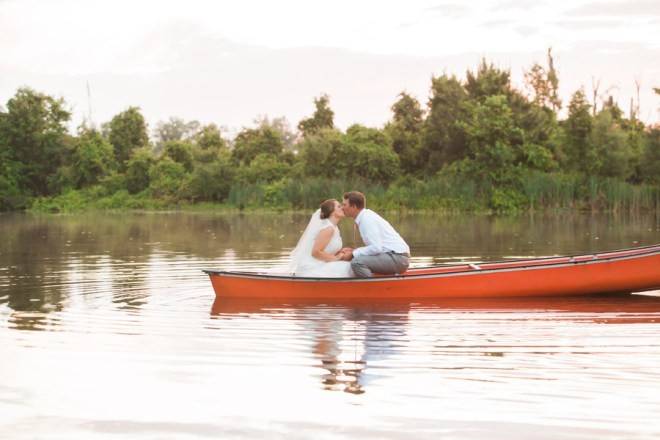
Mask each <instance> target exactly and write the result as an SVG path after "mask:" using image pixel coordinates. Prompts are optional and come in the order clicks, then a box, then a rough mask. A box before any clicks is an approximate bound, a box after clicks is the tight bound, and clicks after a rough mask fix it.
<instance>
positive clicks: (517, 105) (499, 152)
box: [0, 50, 660, 211]
mask: <svg viewBox="0 0 660 440" xmlns="http://www.w3.org/2000/svg"><path fill="white" fill-rule="evenodd" d="M525 84H526V90H520V89H517V88H516V87H514V85H513V84H512V82H511V77H510V72H509V71H508V70H505V69H501V68H499V67H497V66H495V65H493V64H492V63H488V62H487V61H486V60H482V62H481V63H480V64H479V65H478V66H477V68H476V69H474V70H468V71H467V72H466V75H465V79H464V80H462V79H459V78H457V77H456V76H454V75H449V74H443V75H440V76H436V77H433V78H432V79H431V86H430V93H429V97H428V100H427V102H426V103H425V104H424V105H423V104H422V103H420V102H419V101H418V100H417V99H416V98H414V97H413V96H411V95H410V94H408V93H406V92H402V93H401V94H400V95H399V96H398V97H397V100H396V101H395V102H394V104H393V105H392V107H391V110H392V117H391V119H390V120H389V121H388V122H387V123H386V124H385V125H384V126H383V127H380V128H373V127H365V126H363V125H359V124H354V125H352V126H350V127H349V128H348V129H346V130H345V131H342V130H340V129H338V128H337V127H336V126H335V125H334V112H333V110H332V108H331V106H330V98H329V97H328V96H327V95H321V96H319V97H317V98H316V99H314V105H315V111H314V113H313V114H312V115H311V116H309V117H308V118H305V119H303V120H301V121H299V123H298V124H297V127H296V129H292V128H291V127H290V126H289V124H288V123H287V121H286V119H284V118H278V119H272V120H271V119H268V118H261V119H260V120H258V121H257V122H256V124H255V125H254V126H253V127H249V128H244V129H243V130H241V131H240V132H239V133H238V134H237V135H236V136H235V138H234V139H231V140H229V139H227V138H226V137H224V136H223V133H222V131H221V130H220V128H219V127H218V126H217V125H215V124H207V125H202V124H200V123H198V122H196V121H184V120H182V119H179V118H170V120H168V121H162V122H159V123H158V124H157V125H156V127H155V130H153V132H152V136H149V131H148V127H147V123H146V122H145V119H144V116H143V115H142V113H141V111H140V109H139V108H138V107H130V108H128V109H126V110H124V111H122V112H121V113H119V114H117V115H116V116H114V117H113V118H112V119H111V120H110V121H109V122H107V123H104V124H102V125H101V126H100V127H94V126H92V125H90V124H88V123H83V124H82V125H81V126H80V127H79V128H78V130H77V132H76V133H75V134H71V133H69V132H68V130H67V128H66V127H67V124H68V123H69V121H70V118H71V112H70V111H69V110H68V108H67V105H66V103H65V102H64V101H63V100H62V99H57V98H54V97H52V96H49V95H46V94H43V93H39V92H36V91H34V90H32V89H30V88H21V89H19V90H18V91H17V92H16V94H15V95H14V96H13V97H12V98H10V99H9V100H8V102H7V104H6V107H5V108H2V107H0V210H18V209H26V208H30V207H32V208H35V207H36V208H37V209H39V208H42V209H48V210H55V211H57V210H66V209H67V205H76V204H80V205H82V206H83V207H84V206H95V207H106V208H108V207H110V208H113V207H114V208H126V207H128V208H131V207H134V208H144V207H159V206H172V205H176V204H181V203H199V202H213V203H224V204H228V205H230V206H236V207H241V208H242V207H246V206H275V207H290V208H303V207H305V208H306V207H312V206H316V205H317V204H318V202H319V201H320V200H319V199H323V198H324V197H327V196H333V195H334V196H337V194H335V193H334V192H333V193H330V192H329V191H338V193H340V192H341V191H342V189H347V188H348V187H349V186H350V187H353V188H355V187H360V188H363V189H365V190H368V191H370V192H371V193H373V194H374V195H375V199H372V200H376V201H377V203H379V204H380V205H382V206H384V207H391V208H431V209H435V208H445V209H487V210H494V211H515V210H524V209H530V208H532V209H533V208H543V207H571V208H576V207H577V208H591V209H599V208H604V209H608V208H615V209H616V208H617V207H619V208H622V209H623V208H652V209H656V208H657V207H658V206H660V195H659V194H660V190H659V188H660V126H658V125H656V126H646V125H645V124H644V123H643V122H642V121H640V120H639V119H638V114H637V113H638V110H637V111H635V109H634V108H633V107H631V111H630V112H629V114H625V113H624V111H622V110H621V108H620V107H619V106H618V105H617V103H616V102H615V101H614V99H613V98H612V97H609V98H607V99H605V100H604V101H603V102H600V103H596V102H589V100H588V99H587V96H586V93H585V91H584V90H583V89H580V90H577V91H575V93H573V95H572V96H571V98H570V101H569V102H568V104H567V116H566V117H565V118H564V119H562V120H560V119H559V118H558V113H559V112H560V110H561V109H562V105H563V103H562V102H561V100H560V98H559V95H558V86H559V79H558V74H557V72H556V70H555V67H554V63H553V58H552V54H551V52H550V50H549V51H548V55H547V62H546V63H545V64H544V65H541V64H538V63H535V64H534V65H532V66H531V67H530V68H529V69H528V70H527V71H526V72H525ZM655 90H656V93H659V94H660V90H658V89H655ZM342 187H343V188H342Z"/></svg>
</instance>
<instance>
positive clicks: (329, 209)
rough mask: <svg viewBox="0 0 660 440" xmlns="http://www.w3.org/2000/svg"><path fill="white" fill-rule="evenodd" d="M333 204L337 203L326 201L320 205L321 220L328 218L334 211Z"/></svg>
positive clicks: (330, 200)
mask: <svg viewBox="0 0 660 440" xmlns="http://www.w3.org/2000/svg"><path fill="white" fill-rule="evenodd" d="M335 203H337V200H335V199H328V200H326V201H325V202H323V203H321V219H326V218H329V217H330V216H331V215H332V213H333V212H334V210H335Z"/></svg>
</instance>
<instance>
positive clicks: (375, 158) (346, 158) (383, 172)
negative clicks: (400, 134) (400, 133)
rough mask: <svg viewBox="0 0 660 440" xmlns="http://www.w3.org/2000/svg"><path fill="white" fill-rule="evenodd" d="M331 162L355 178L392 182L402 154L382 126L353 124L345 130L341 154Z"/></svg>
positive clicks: (397, 173) (397, 172) (397, 171)
mask: <svg viewBox="0 0 660 440" xmlns="http://www.w3.org/2000/svg"><path fill="white" fill-rule="evenodd" d="M330 159H331V163H329V164H328V165H329V166H337V167H339V168H340V169H343V170H346V171H345V174H346V175H348V177H352V178H360V177H361V178H364V179H367V180H368V181H371V182H379V183H389V182H390V181H392V180H393V179H394V178H396V177H397V176H398V175H399V168H400V166H399V157H398V156H397V154H396V153H395V152H394V149H393V148H392V141H391V139H390V138H389V137H388V136H387V135H386V134H385V133H384V132H382V131H381V130H377V129H375V128H369V127H364V126H362V125H359V124H354V125H352V126H350V127H349V128H348V130H346V134H345V135H344V139H343V142H342V148H341V150H340V152H339V155H338V156H337V157H335V158H330Z"/></svg>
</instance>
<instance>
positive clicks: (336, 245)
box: [321, 219, 343, 254]
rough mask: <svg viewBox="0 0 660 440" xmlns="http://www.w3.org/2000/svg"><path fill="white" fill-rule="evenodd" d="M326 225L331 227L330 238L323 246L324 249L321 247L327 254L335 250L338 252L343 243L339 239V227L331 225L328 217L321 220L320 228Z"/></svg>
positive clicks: (333, 252)
mask: <svg viewBox="0 0 660 440" xmlns="http://www.w3.org/2000/svg"><path fill="white" fill-rule="evenodd" d="M328 227H330V228H332V229H333V234H332V238H331V239H330V242H329V243H328V245H327V246H326V247H325V249H323V251H324V252H327V253H329V254H336V253H337V252H339V250H340V249H341V248H342V245H343V243H342V241H341V235H340V234H339V228H338V227H337V226H335V225H333V224H332V222H331V221H330V220H328V219H325V220H323V223H322V225H321V230H323V229H325V228H328Z"/></svg>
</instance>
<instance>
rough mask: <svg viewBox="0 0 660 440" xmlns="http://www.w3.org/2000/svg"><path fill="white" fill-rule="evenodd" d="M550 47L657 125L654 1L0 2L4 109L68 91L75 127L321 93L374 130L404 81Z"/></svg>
mask: <svg viewBox="0 0 660 440" xmlns="http://www.w3.org/2000/svg"><path fill="white" fill-rule="evenodd" d="M550 46H551V47H552V48H553V53H554V55H555V65H556V67H557V70H558V71H559V78H560V89H561V93H562V95H563V97H564V101H565V103H566V104H567V103H568V98H569V96H570V94H571V93H573V92H574V91H575V90H576V89H577V88H579V87H580V86H584V87H585V89H586V91H587V95H588V96H590V95H591V89H592V81H593V80H598V79H599V80H600V84H601V86H600V90H601V92H603V93H607V94H611V95H613V96H614V97H615V99H617V100H618V102H619V105H620V106H621V107H622V108H623V110H624V111H625V112H626V113H627V112H628V109H629V107H630V99H631V97H633V96H634V97H635V99H636V93H635V81H637V82H638V83H639V84H640V85H641V88H640V106H641V117H642V119H643V120H645V121H647V122H657V121H659V120H660V114H659V112H658V109H659V108H660V99H658V98H657V97H656V96H655V95H654V93H653V91H652V87H660V0H628V1H615V0H608V1H601V0H570V1H565V0H548V1H545V0H536V1H524V0H471V1H461V0H406V1H382V0H381V1H372V0H352V1H346V0H334V1H332V2H327V1H324V2H320V1H313V0H307V1H303V0H300V1H298V0H278V1H260V0H242V1H211V0H208V1H205V0H186V1H185V2H184V1H137V0H131V1H125V0H113V1H96V0H50V1H46V0H0V104H2V105H4V104H5V103H6V102H7V100H8V99H9V98H10V97H11V96H13V94H14V93H15V92H16V89H17V88H18V87H21V86H30V87H32V88H34V89H36V90H38V91H41V92H45V93H48V94H51V95H55V96H58V97H63V98H64V99H65V100H66V101H67V103H68V104H69V105H70V106H71V108H72V110H73V113H74V118H73V120H74V126H75V125H77V124H78V123H79V122H80V121H81V120H82V118H83V117H84V116H86V115H87V114H88V112H89V104H90V101H89V100H88V97H87V83H89V86H90V89H91V113H92V120H93V121H94V122H95V123H97V124H100V123H102V122H106V121H108V120H109V119H110V118H112V116H113V115H115V114H116V113H118V112H120V111H122V110H124V109H126V108H127V107H128V106H131V105H136V106H139V107H141V108H142V110H143V113H144V115H145V117H146V118H147V121H148V122H149V124H150V127H152V128H153V127H154V126H155V124H156V122H158V121H159V120H165V119H167V118H169V117H171V116H176V117H181V118H183V119H186V120H192V119H196V120H199V121H201V122H203V123H208V122H214V123H217V124H218V125H221V126H225V127H228V129H229V134H231V133H235V132H236V131H237V130H239V129H240V128H241V127H243V126H250V125H251V124H252V121H253V120H254V119H255V118H256V117H257V116H259V115H268V116H269V117H279V116H285V117H286V118H287V119H288V120H289V121H290V123H291V125H292V126H293V127H295V125H296V124H297V122H298V121H299V120H300V119H301V118H303V117H306V116H308V115H310V114H311V113H312V111H313V102H312V101H313V98H314V97H315V96H318V95H320V94H321V93H327V94H328V95H330V99H331V106H332V108H333V110H334V111H335V121H336V123H337V125H338V126H340V127H341V128H344V129H345V128H346V127H347V126H348V125H350V124H351V123H354V122H357V123H362V124H365V125H369V126H382V125H383V124H384V123H385V122H386V121H387V120H388V119H389V118H390V106H391V105H392V103H393V102H394V101H395V100H396V97H397V95H398V93H399V92H401V91H402V90H406V91H408V92H409V93H411V94H412V95H414V96H415V97H417V98H418V99H419V100H420V101H421V102H422V103H423V104H425V103H426V101H427V99H428V93H429V87H430V79H431V76H432V75H438V74H441V73H443V72H447V73H450V74H456V75H457V76H459V77H461V78H463V77H464V75H465V71H466V69H468V68H471V69H474V68H475V67H476V66H477V64H478V63H479V60H480V59H481V57H486V59H487V60H489V61H493V62H494V63H495V64H496V65H498V66H499V67H502V68H507V69H510V70H511V74H512V78H513V81H514V83H515V84H516V85H518V86H520V87H522V76H523V71H524V70H525V69H527V68H529V66H531V64H532V63H533V62H534V61H539V62H545V51H546V50H547V48H548V47H550Z"/></svg>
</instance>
